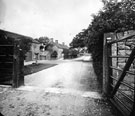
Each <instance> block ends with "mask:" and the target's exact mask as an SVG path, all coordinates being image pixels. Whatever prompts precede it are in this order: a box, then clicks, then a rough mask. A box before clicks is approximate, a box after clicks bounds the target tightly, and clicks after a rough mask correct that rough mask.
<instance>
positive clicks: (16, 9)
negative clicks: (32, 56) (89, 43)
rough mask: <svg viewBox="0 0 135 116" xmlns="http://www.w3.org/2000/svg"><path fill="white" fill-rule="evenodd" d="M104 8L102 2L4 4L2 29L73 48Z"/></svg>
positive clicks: (12, 0) (10, 0)
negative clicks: (92, 16)
mask: <svg viewBox="0 0 135 116" xmlns="http://www.w3.org/2000/svg"><path fill="white" fill-rule="evenodd" d="M101 8H102V3H101V0H0V22H1V23H0V28H1V29H4V30H8V31H12V32H15V33H20V34H23V35H27V36H31V37H33V38H37V37H40V36H48V37H50V38H54V39H55V40H59V42H65V43H66V44H69V43H70V42H71V41H72V39H73V37H74V36H75V35H76V34H77V33H79V32H80V31H81V30H82V29H85V28H87V27H88V25H89V24H90V22H91V14H93V13H97V12H98V11H99V10H100V9H101Z"/></svg>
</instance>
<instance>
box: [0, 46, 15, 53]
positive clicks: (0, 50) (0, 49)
mask: <svg viewBox="0 0 135 116" xmlns="http://www.w3.org/2000/svg"><path fill="white" fill-rule="evenodd" d="M13 53H14V51H13V46H7V47H5V46H0V55H13Z"/></svg>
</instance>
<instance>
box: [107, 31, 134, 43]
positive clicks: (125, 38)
mask: <svg viewBox="0 0 135 116" xmlns="http://www.w3.org/2000/svg"><path fill="white" fill-rule="evenodd" d="M134 36H135V32H134V33H132V34H129V35H126V36H124V37H122V38H121V39H119V40H114V41H109V42H108V44H114V43H118V42H121V41H124V40H127V39H131V38H132V37H134Z"/></svg>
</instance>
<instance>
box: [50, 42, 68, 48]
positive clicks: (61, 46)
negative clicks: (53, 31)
mask: <svg viewBox="0 0 135 116" xmlns="http://www.w3.org/2000/svg"><path fill="white" fill-rule="evenodd" d="M50 43H51V44H53V45H54V46H57V47H58V48H60V49H69V48H68V46H67V45H62V44H59V43H55V42H50Z"/></svg>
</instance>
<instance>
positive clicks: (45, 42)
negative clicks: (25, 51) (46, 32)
mask: <svg viewBox="0 0 135 116" xmlns="http://www.w3.org/2000/svg"><path fill="white" fill-rule="evenodd" d="M49 41H50V39H49V38H48V37H46V36H44V37H39V42H40V43H43V44H45V45H46V44H48V43H49Z"/></svg>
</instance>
